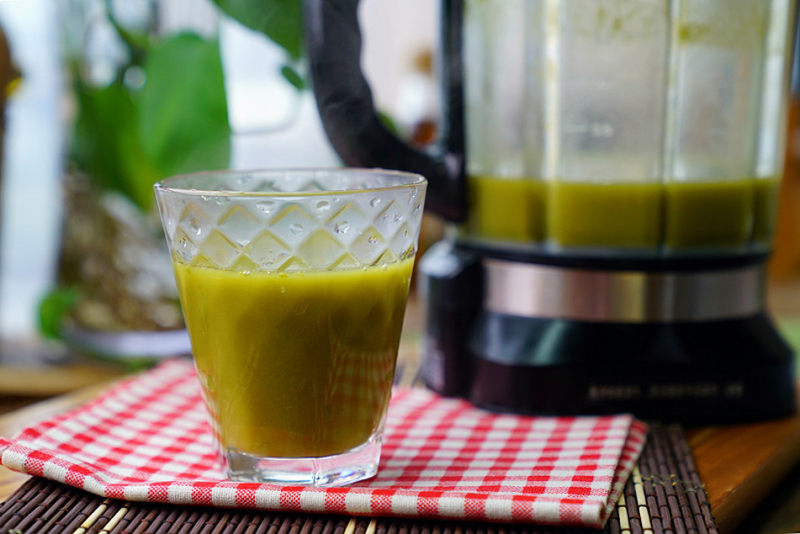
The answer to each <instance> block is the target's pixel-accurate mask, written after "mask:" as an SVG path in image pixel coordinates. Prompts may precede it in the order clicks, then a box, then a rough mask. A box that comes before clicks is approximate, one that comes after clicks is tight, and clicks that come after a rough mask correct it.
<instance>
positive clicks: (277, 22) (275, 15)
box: [214, 0, 303, 60]
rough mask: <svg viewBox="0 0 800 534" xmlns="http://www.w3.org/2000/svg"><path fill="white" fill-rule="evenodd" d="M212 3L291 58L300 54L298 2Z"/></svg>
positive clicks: (300, 8) (300, 7)
mask: <svg viewBox="0 0 800 534" xmlns="http://www.w3.org/2000/svg"><path fill="white" fill-rule="evenodd" d="M214 3H216V4H217V5H218V6H219V7H220V9H222V10H223V11H224V12H225V13H227V14H228V15H229V16H231V17H233V18H234V19H236V20H237V21H239V22H240V23H242V24H244V25H245V26H247V27H248V28H251V29H253V30H256V31H259V32H261V33H263V34H265V35H266V36H267V37H269V38H270V39H272V40H273V41H274V42H275V43H276V44H278V45H279V46H280V47H281V48H283V49H284V50H286V53H287V54H289V57H291V58H292V59H295V60H296V59H299V58H300V57H301V56H302V55H303V2H302V0H214Z"/></svg>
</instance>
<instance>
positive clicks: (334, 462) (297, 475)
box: [223, 434, 381, 486]
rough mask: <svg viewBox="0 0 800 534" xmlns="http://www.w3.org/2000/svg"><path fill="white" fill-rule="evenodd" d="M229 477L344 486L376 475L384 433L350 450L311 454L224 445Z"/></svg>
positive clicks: (310, 484) (281, 482)
mask: <svg viewBox="0 0 800 534" xmlns="http://www.w3.org/2000/svg"><path fill="white" fill-rule="evenodd" d="M223 456H224V458H225V461H226V465H227V470H228V478H230V479H231V480H237V481H242V482H266V483H271V484H290V485H303V486H344V485H346V484H352V483H353V482H358V481H359V480H366V479H368V478H372V477H373V476H375V474H376V473H377V472H378V462H379V461H380V457H381V434H375V435H373V436H372V437H370V439H369V441H367V442H366V443H365V444H363V445H360V446H358V447H356V448H354V449H350V450H349V451H345V452H343V453H340V454H333V455H331V456H319V457H311V458H271V457H260V456H253V455H252V454H247V453H244V452H241V451H238V450H236V449H228V448H226V449H223Z"/></svg>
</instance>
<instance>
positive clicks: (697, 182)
mask: <svg viewBox="0 0 800 534" xmlns="http://www.w3.org/2000/svg"><path fill="white" fill-rule="evenodd" d="M792 15H793V6H792V3H791V2H790V1H788V0H771V1H763V0H738V1H726V0H722V1H709V0H678V1H671V2H668V1H642V0H614V1H600V2H599V1H596V0H466V1H465V3H464V36H463V39H464V41H463V42H464V57H465V61H464V95H465V117H466V118H465V129H466V141H467V142H466V156H467V161H466V172H467V176H468V182H469V201H470V208H469V218H468V222H467V224H466V225H465V227H464V229H463V230H464V232H463V235H462V237H463V238H466V239H476V240H480V241H482V242H483V243H484V244H487V245H490V246H491V245H494V246H501V247H503V246H520V245H522V246H527V247H533V248H539V249H541V250H542V251H543V252H550V253H554V254H558V253H568V254H589V255H593V254H602V255H618V254H630V253H634V254H642V255H683V254H703V253H707V254H721V253H733V254H738V253H751V252H754V251H762V252H763V251H764V250H766V248H768V247H769V244H770V241H771V239H772V236H773V233H774V224H775V210H776V199H777V190H778V177H779V174H780V170H781V166H782V156H783V137H784V135H783V134H784V130H785V128H784V124H783V122H784V117H785V109H784V107H785V102H786V79H787V71H788V65H789V59H790V54H789V50H790V47H789V43H790V40H789V30H790V27H791V25H792V24H791V19H792Z"/></svg>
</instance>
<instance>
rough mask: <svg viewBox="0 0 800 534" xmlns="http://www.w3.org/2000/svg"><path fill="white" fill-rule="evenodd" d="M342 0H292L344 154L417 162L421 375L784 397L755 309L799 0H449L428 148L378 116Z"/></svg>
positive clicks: (504, 403)
mask: <svg viewBox="0 0 800 534" xmlns="http://www.w3.org/2000/svg"><path fill="white" fill-rule="evenodd" d="M357 7H358V1H357V0H343V1H331V0H306V1H305V6H304V8H305V20H306V30H307V31H306V34H307V41H308V50H309V56H310V67H311V74H312V80H313V87H314V92H315V96H316V99H317V103H318V108H319V112H320V115H321V118H322V121H323V125H324V127H325V130H326V132H327V134H328V137H329V139H330V141H331V143H332V145H333V146H334V148H335V149H336V151H337V152H338V153H339V155H340V156H341V157H342V159H343V161H344V162H345V163H346V164H347V165H353V166H380V167H387V168H395V169H404V170H410V171H414V172H418V173H421V174H423V175H425V176H426V177H427V178H428V179H429V183H430V185H429V190H428V208H429V209H430V210H432V211H434V212H436V213H438V214H440V215H442V216H443V217H445V218H446V219H448V220H449V221H451V222H452V224H451V225H450V228H449V230H448V235H447V237H446V238H445V239H444V240H443V241H442V242H440V243H438V244H436V245H434V246H433V247H432V248H431V249H430V250H429V251H428V252H427V253H426V255H425V256H424V257H423V259H422V260H421V262H420V269H421V271H422V274H423V277H424V283H423V286H424V289H425V296H426V302H427V304H426V307H427V325H426V332H425V343H424V362H423V366H422V372H423V378H424V381H425V382H426V384H427V385H428V386H429V387H431V388H432V389H434V390H436V391H439V392H441V393H443V394H446V395H454V396H461V397H464V398H467V399H469V400H470V401H471V402H473V403H475V404H477V405H479V406H483V407H486V408H490V409H495V410H502V411H513V412H520V413H536V414H582V413H609V412H620V411H629V412H633V413H635V414H636V415H638V416H640V417H648V418H660V419H668V420H678V421H683V422H709V421H733V420H748V419H759V418H766V417H778V416H782V415H786V414H789V413H791V412H793V411H794V407H795V397H794V384H795V379H794V364H793V361H794V356H793V353H792V351H791V349H790V348H789V347H788V346H787V344H786V343H785V342H784V341H783V339H782V338H781V336H780V335H779V334H778V332H777V331H776V329H775V327H774V325H773V323H772V321H771V319H770V317H769V315H768V313H767V311H766V309H765V262H766V259H767V257H768V254H769V251H770V247H771V242H772V238H773V234H774V230H775V228H774V227H775V220H776V213H775V212H776V206H777V195H778V184H779V178H780V173H781V170H782V163H783V153H784V137H785V133H784V131H785V117H786V100H787V93H788V73H789V66H790V63H791V43H792V39H791V35H793V30H794V24H793V22H792V21H794V15H795V5H794V2H793V0H734V1H732V0H443V1H442V2H441V8H440V9H441V13H440V17H441V21H442V24H441V60H440V67H441V79H442V90H443V102H444V104H443V117H442V121H441V125H440V136H439V137H440V141H439V144H438V145H437V146H436V147H435V148H434V149H433V150H431V151H420V150H417V149H414V148H411V147H409V146H407V145H406V144H404V143H403V142H401V141H400V140H398V139H397V138H396V137H395V136H394V135H392V134H391V133H390V132H389V131H388V130H387V129H386V128H385V127H384V126H383V125H382V123H381V122H380V120H379V119H378V118H377V115H376V113H375V109H374V104H373V101H372V97H371V92H370V89H369V85H368V84H367V82H366V80H365V78H364V76H363V73H362V72H361V69H360V66H359V55H360V50H361V38H360V32H359V28H358V20H357V14H356V10H357Z"/></svg>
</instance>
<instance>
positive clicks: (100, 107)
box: [0, 0, 438, 394]
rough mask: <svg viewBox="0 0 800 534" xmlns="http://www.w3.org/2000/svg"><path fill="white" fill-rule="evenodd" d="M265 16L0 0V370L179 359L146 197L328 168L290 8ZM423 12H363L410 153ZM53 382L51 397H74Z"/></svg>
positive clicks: (157, 5) (232, 8)
mask: <svg viewBox="0 0 800 534" xmlns="http://www.w3.org/2000/svg"><path fill="white" fill-rule="evenodd" d="M259 4H261V5H262V6H263V5H264V3H259V2H226V1H225V0H219V1H216V2H212V1H211V0H208V1H206V0H168V1H157V0H124V1H114V0H65V1H63V2H59V3H58V4H57V6H58V9H52V5H53V4H52V3H50V2H45V1H44V0H26V1H21V0H8V1H0V27H1V28H2V30H3V32H4V34H5V37H6V40H7V46H3V49H2V50H0V56H2V64H1V65H2V69H3V71H2V73H0V83H2V84H3V87H4V93H3V94H5V96H6V98H5V100H3V104H4V117H5V123H4V124H5V139H4V151H3V160H2V212H1V213H0V216H1V217H2V223H1V224H2V226H1V228H2V237H1V238H0V334H1V335H2V338H3V344H4V345H3V346H4V349H3V350H2V352H0V365H5V366H6V368H9V366H12V367H16V366H23V367H26V366H31V365H39V364H42V363H54V364H60V365H63V364H64V362H66V361H69V362H74V360H75V353H80V354H83V355H86V354H87V353H88V354H90V356H92V360H91V362H90V363H91V364H92V365H91V366H92V367H97V366H98V365H100V363H99V362H106V363H107V362H109V361H111V362H113V363H120V362H122V364H123V365H124V366H128V367H136V366H137V365H139V364H145V365H146V364H147V363H149V362H150V361H151V358H149V356H152V354H145V353H144V352H147V351H150V352H155V353H156V354H155V355H156V356H158V355H159V354H160V353H165V354H166V353H169V352H176V351H180V350H181V349H182V348H183V347H185V346H186V343H187V341H186V339H185V336H182V335H181V334H176V332H175V329H179V328H181V326H182V319H181V316H180V310H179V308H178V306H177V300H176V293H175V290H174V285H173V281H172V270H171V266H170V264H169V260H168V256H167V254H166V253H165V250H166V249H165V246H164V243H163V239H162V237H161V229H160V226H159V223H158V220H157V217H156V216H155V214H154V206H153V194H152V184H153V183H154V182H155V181H157V180H158V179H161V178H164V177H167V176H170V175H173V174H176V173H181V172H191V171H196V170H202V169H215V168H226V167H230V168H240V169H241V168H258V167H281V166H330V165H337V164H338V158H337V156H336V155H335V153H334V152H333V151H332V149H331V148H330V147H329V146H328V143H327V140H326V139H325V137H324V133H323V131H322V128H321V125H320V123H319V119H318V116H317V112H316V107H315V104H314V101H313V96H312V94H311V91H310V90H309V88H308V80H307V73H306V71H305V63H304V51H303V43H302V26H301V17H300V13H299V10H295V9H292V8H286V9H281V10H278V11H276V12H270V9H269V7H270V6H272V5H273V4H276V3H266V4H267V8H266V9H265V8H263V7H259ZM435 4H436V3H435V2H430V1H426V0H413V1H411V2H399V1H392V2H383V1H378V0H366V1H364V2H362V6H361V18H362V21H363V24H364V40H365V55H364V65H365V69H366V72H367V75H368V77H369V78H370V80H371V81H372V83H373V87H374V91H375V98H376V103H377V106H378V108H379V109H380V110H381V112H382V113H383V114H384V117H385V118H386V121H387V123H389V124H391V126H392V127H393V128H395V129H396V131H398V133H400V134H401V135H403V136H404V137H406V138H409V139H411V138H415V139H417V141H418V142H419V143H421V144H424V143H426V142H429V141H430V140H431V139H432V134H433V122H432V119H433V118H434V117H435V116H436V113H437V106H438V102H437V98H438V95H437V93H436V89H435V87H436V84H435V81H434V80H433V79H432V74H431V72H432V65H431V55H432V51H433V48H434V47H435V39H436V30H437V26H436V24H437V23H436V21H437V13H436V6H435ZM276 5H277V4H276ZM286 5H287V6H289V5H295V6H299V5H300V3H299V2H294V3H288V4H286ZM429 226H431V227H432V228H434V230H433V231H434V233H436V232H437V226H438V225H437V224H436V223H435V222H433V223H429ZM152 331H157V332H162V333H163V335H159V336H155V335H148V334H147V333H149V332H152ZM131 332H135V333H137V334H138V337H133V336H129V335H118V334H120V333H126V334H128V333H131ZM108 333H115V334H113V335H108ZM145 346H146V347H148V349H147V350H145V349H143V347H145ZM139 356H143V357H144V358H138V357H139ZM95 364H97V365H95ZM100 366H101V367H102V365H100ZM6 375H7V376H10V375H9V373H6ZM88 379H89V378H87V380H88ZM0 380H2V379H0ZM15 382H16V383H17V384H18V383H19V381H15ZM60 382H61V384H53V386H52V388H53V391H55V390H57V389H61V388H62V387H64V388H71V387H77V386H79V385H81V384H82V383H83V381H82V380H80V379H77V378H76V379H75V382H74V383H73V384H69V379H68V378H67V377H62V379H61V380H60ZM13 387H16V388H18V387H19V386H18V385H17V386H13ZM0 394H2V392H1V391H0Z"/></svg>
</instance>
